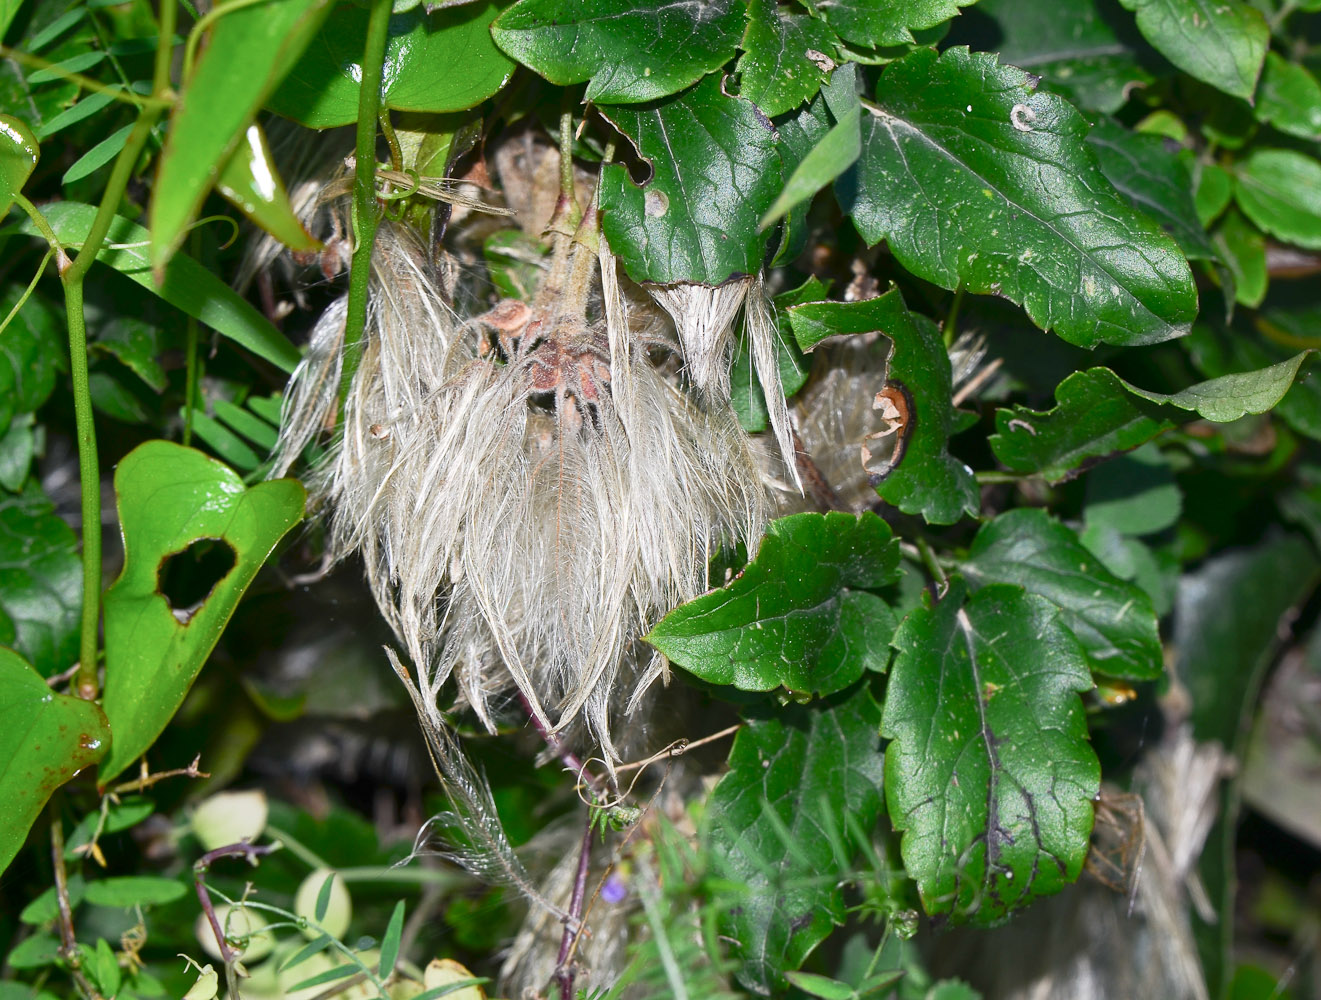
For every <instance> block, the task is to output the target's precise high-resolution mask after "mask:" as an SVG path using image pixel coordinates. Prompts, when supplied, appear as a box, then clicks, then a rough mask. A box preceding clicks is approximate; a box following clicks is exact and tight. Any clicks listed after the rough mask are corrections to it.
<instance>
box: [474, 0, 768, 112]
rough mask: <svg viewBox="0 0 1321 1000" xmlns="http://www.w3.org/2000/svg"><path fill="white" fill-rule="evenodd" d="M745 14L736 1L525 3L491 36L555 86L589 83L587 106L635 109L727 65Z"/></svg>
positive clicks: (566, 0) (509, 12)
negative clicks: (595, 103)
mask: <svg viewBox="0 0 1321 1000" xmlns="http://www.w3.org/2000/svg"><path fill="white" fill-rule="evenodd" d="M743 14H744V5H743V4H741V3H736V2H734V0H703V2H701V3H672V2H669V0H592V2H591V3H581V2H580V0H521V2H519V3H516V4H514V6H512V7H510V8H509V10H507V11H505V12H504V13H503V14H501V15H500V17H499V18H498V19H497V20H496V22H495V24H494V25H492V26H491V34H492V36H493V37H494V38H495V41H496V44H497V45H499V46H500V47H501V48H502V49H504V50H505V51H506V52H507V53H509V54H510V55H511V56H513V57H514V58H515V59H517V60H518V61H519V62H521V63H523V65H525V66H530V67H531V68H532V69H534V70H536V72H538V73H540V74H541V75H542V76H544V77H545V78H546V79H547V80H549V81H550V82H551V83H557V84H560V85H561V86H567V85H569V84H574V83H583V82H587V92H586V94H585V95H584V100H588V101H596V102H598V103H602V104H625V103H628V104H632V103H636V102H639V101H651V100H655V99H657V98H660V97H666V96H668V95H670V94H673V93H676V92H678V91H680V90H682V89H683V88H684V87H687V86H688V85H690V84H692V83H696V82H697V81H698V80H700V79H701V78H702V77H703V76H705V75H706V74H707V73H709V72H711V71H712V70H715V69H719V68H720V67H721V66H723V65H724V64H725V63H726V62H727V61H728V60H729V59H730V57H731V56H733V55H734V50H735V49H736V48H737V47H738V42H739V36H740V35H741V34H742V33H743ZM588 81H590V82H588Z"/></svg>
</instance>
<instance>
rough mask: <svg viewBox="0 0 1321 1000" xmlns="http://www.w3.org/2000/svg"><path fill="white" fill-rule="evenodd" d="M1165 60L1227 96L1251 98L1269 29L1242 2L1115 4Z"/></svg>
mask: <svg viewBox="0 0 1321 1000" xmlns="http://www.w3.org/2000/svg"><path fill="white" fill-rule="evenodd" d="M1119 2H1120V3H1122V4H1123V5H1124V6H1125V7H1126V8H1128V9H1129V10H1131V11H1133V12H1134V13H1135V14H1136V15H1137V23H1138V30H1139V31H1141V32H1142V34H1143V35H1144V36H1145V37H1146V39H1147V41H1149V42H1151V44H1152V45H1153V46H1155V48H1156V50H1157V51H1158V52H1160V54H1161V55H1163V56H1164V57H1165V58H1166V59H1168V60H1169V61H1170V62H1172V63H1174V65H1175V66H1177V67H1179V69H1181V70H1183V71H1184V72H1185V73H1187V74H1188V75H1190V76H1194V77H1196V78H1197V79H1199V80H1201V81H1202V82H1203V83H1209V84H1210V85H1211V86H1213V87H1215V88H1216V89H1217V90H1223V91H1224V92H1225V93H1226V94H1233V95H1234V96H1235V97H1242V98H1244V99H1245V100H1251V99H1252V92H1253V91H1254V90H1256V89H1257V77H1258V75H1259V74H1260V73H1261V62H1262V59H1264V58H1265V56H1266V48H1267V46H1268V44H1269V42H1270V29H1269V28H1268V27H1267V26H1266V19H1265V18H1264V17H1262V15H1261V11H1259V10H1256V9H1255V8H1254V7H1252V6H1250V5H1248V4H1247V3H1244V2H1243V0H1119Z"/></svg>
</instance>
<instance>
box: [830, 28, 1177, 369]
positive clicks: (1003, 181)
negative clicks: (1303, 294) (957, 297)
mask: <svg viewBox="0 0 1321 1000" xmlns="http://www.w3.org/2000/svg"><path fill="white" fill-rule="evenodd" d="M877 94H878V97H877V101H876V103H875V104H874V105H870V106H868V108H867V113H866V114H865V115H864V121H863V144H862V156H861V157H860V158H859V160H858V162H857V163H856V164H855V165H854V166H853V168H852V169H851V170H850V171H849V172H847V173H846V174H844V176H843V177H841V178H840V179H839V181H838V182H837V183H836V192H837V194H838V195H839V200H840V204H841V205H842V206H843V208H844V210H845V211H846V212H848V213H849V214H850V215H852V216H853V221H854V224H855V225H856V226H857V228H858V231H859V232H860V233H861V234H862V235H863V237H864V238H865V239H866V240H867V241H868V242H869V243H876V242H878V241H880V240H882V239H884V240H885V241H886V242H887V243H888V245H889V247H890V249H891V250H892V251H893V253H894V255H895V257H896V259H897V260H898V261H899V263H900V264H902V265H903V266H904V267H906V268H907V269H908V270H910V271H912V272H913V273H914V274H916V275H917V276H918V277H920V278H924V279H926V280H927V281H931V282H934V283H935V284H938V285H940V286H941V287H943V288H949V289H954V288H957V287H958V286H959V285H960V284H962V285H964V286H965V287H966V288H967V289H968V290H969V291H972V292H977V293H987V292H989V293H992V294H999V295H1003V296H1004V297H1006V298H1008V299H1010V300H1011V301H1013V302H1016V303H1019V304H1021V305H1022V306H1023V307H1024V308H1025V309H1026V310H1027V314H1028V316H1029V317H1030V318H1031V319H1032V321H1033V322H1034V323H1036V324H1037V325H1038V326H1040V327H1041V328H1042V329H1045V330H1054V331H1055V332H1056V333H1058V334H1059V335H1060V336H1061V337H1063V338H1064V339H1065V340H1067V341H1069V342H1070V343H1074V344H1079V345H1081V346H1083V347H1095V346H1096V345H1097V344H1101V343H1113V344H1127V345H1135V344H1150V343H1156V342H1158V341H1162V340H1169V339H1170V338H1172V337H1178V336H1181V335H1182V334H1184V333H1186V332H1187V331H1188V328H1189V326H1190V324H1191V323H1192V320H1193V317H1194V316H1195V315H1196V313H1197V289H1196V286H1195V285H1194V283H1193V277H1192V272H1191V271H1190V270H1189V267H1188V262H1187V261H1186V260H1185V259H1184V257H1183V254H1181V253H1180V252H1179V248H1178V246H1177V245H1176V244H1175V242H1174V240H1173V239H1171V238H1170V237H1169V236H1167V235H1166V234H1165V233H1163V232H1162V231H1161V230H1160V227H1159V226H1157V225H1156V223H1155V222H1153V221H1152V220H1150V219H1148V218H1146V217H1145V216H1143V215H1141V214H1139V213H1137V212H1135V211H1134V210H1133V209H1131V208H1130V207H1129V206H1128V205H1127V204H1125V203H1124V201H1123V199H1122V198H1121V197H1120V196H1119V194H1118V193H1117V192H1116V191H1115V190H1114V188H1113V187H1112V186H1111V185H1110V183H1109V182H1108V181H1107V180H1106V179H1105V176H1104V175H1103V174H1102V173H1101V170H1100V168H1099V167H1098V166H1097V163H1096V157H1095V154H1094V153H1093V152H1092V150H1091V149H1090V148H1089V147H1088V146H1087V143H1086V136H1087V123H1086V122H1085V121H1084V120H1083V118H1082V116H1081V115H1079V114H1078V112H1076V111H1075V110H1074V109H1073V108H1072V107H1070V106H1069V105H1068V104H1066V103H1065V102H1064V101H1063V100H1061V99H1060V98H1058V97H1056V96H1055V95H1053V94H1047V93H1044V92H1042V91H1037V90H1034V89H1033V88H1032V86H1031V81H1030V80H1029V78H1028V75H1027V74H1026V73H1025V72H1023V71H1022V70H1020V69H1016V68H1014V67H1012V66H1001V65H999V64H998V63H997V62H996V60H995V57H994V56H993V55H990V54H987V53H970V52H968V51H967V50H966V49H962V48H956V49H948V50H946V51H945V52H943V53H941V54H940V55H939V56H938V55H937V54H936V53H935V52H934V51H933V50H930V49H919V50H917V51H915V52H913V53H911V54H910V55H907V56H905V57H904V58H902V59H900V60H898V61H896V62H893V63H891V64H890V65H889V66H888V67H886V70H885V73H884V75H883V76H882V78H881V82H880V84H879V86H878V91H877Z"/></svg>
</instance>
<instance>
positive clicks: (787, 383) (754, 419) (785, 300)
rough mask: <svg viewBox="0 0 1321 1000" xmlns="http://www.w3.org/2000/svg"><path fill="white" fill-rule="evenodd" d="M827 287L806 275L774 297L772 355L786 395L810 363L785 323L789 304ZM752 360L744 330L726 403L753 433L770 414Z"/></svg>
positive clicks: (813, 296) (804, 378)
mask: <svg viewBox="0 0 1321 1000" xmlns="http://www.w3.org/2000/svg"><path fill="white" fill-rule="evenodd" d="M827 291H828V289H827V287H826V286H825V285H824V284H822V283H821V282H820V281H818V280H817V279H816V278H808V279H807V281H805V282H803V284H801V285H799V286H798V287H797V288H794V289H791V290H789V291H787V292H782V293H781V294H779V295H777V296H775V331H776V337H777V339H776V343H775V357H776V362H777V364H778V366H779V369H780V387H781V388H782V389H783V390H784V395H785V396H786V397H792V396H793V395H794V394H795V393H796V392H798V390H799V389H801V388H802V387H803V386H804V385H805V384H806V383H807V378H808V376H809V375H810V374H811V370H812V364H811V362H810V361H809V360H808V359H807V357H806V356H805V355H804V354H803V352H802V350H801V349H800V348H799V347H798V344H797V342H796V341H795V340H794V335H793V329H792V328H791V327H790V325H789V313H788V309H789V307H790V306H795V305H799V304H801V303H803V302H815V301H817V300H819V299H824V298H825V297H826V294H827ZM754 368H755V366H754V365H753V361H752V350H751V345H750V344H749V343H748V339H747V336H746V333H745V335H744V336H742V337H741V338H740V339H739V345H738V350H737V351H735V353H734V363H733V365H732V366H731V368H730V371H729V390H730V393H729V395H730V405H731V406H733V408H734V412H735V413H736V414H737V415H738V420H739V423H740V424H741V425H742V426H743V429H744V430H745V431H748V432H749V433H756V432H758V431H764V430H766V428H767V427H769V426H770V413H769V412H768V411H767V409H766V396H765V395H764V394H763V392H762V388H761V382H760V381H758V379H757V376H756V372H755V371H754Z"/></svg>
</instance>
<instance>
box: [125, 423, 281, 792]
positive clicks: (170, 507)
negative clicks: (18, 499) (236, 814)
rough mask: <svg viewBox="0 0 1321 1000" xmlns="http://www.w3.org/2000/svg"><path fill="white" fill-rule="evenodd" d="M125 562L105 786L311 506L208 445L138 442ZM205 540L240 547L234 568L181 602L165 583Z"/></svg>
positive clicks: (158, 722)
mask: <svg viewBox="0 0 1321 1000" xmlns="http://www.w3.org/2000/svg"><path fill="white" fill-rule="evenodd" d="M115 494H116V497H117V499H118V505H119V520H120V530H121V531H122V533H123V538H124V570H123V572H122V573H121V574H120V576H119V579H117V580H116V581H115V583H114V585H113V586H111V588H110V589H109V590H108V591H107V592H106V596H105V633H106V680H105V696H104V699H103V704H104V706H105V711H106V716H107V717H108V718H109V719H110V720H111V725H112V726H113V727H114V731H115V745H114V747H113V749H112V750H111V753H110V756H109V757H107V759H106V761H105V763H104V765H103V766H102V768H101V771H100V782H101V784H102V785H104V784H105V783H106V782H107V781H109V780H110V779H111V778H113V777H115V775H117V774H119V773H120V772H121V771H122V770H124V768H126V767H127V766H128V765H129V764H131V763H132V762H133V761H134V760H135V759H136V758H137V757H138V756H139V755H141V753H142V752H143V751H144V750H146V749H147V748H148V747H149V746H150V745H151V744H152V742H153V741H154V740H155V739H156V737H157V735H159V733H160V731H161V730H162V729H164V728H165V724H166V723H167V722H169V720H170V718H171V716H173V715H174V713H175V711H176V710H177V709H178V707H179V705H180V704H181V703H182V702H183V698H184V695H185V694H187V693H188V689H189V688H190V687H191V686H192V683H193V679H194V678H195V677H196V676H197V673H198V671H200V670H201V669H202V664H203V663H204V662H205V661H206V658H207V656H208V655H209V654H210V652H211V649H212V647H214V646H215V644H216V640H217V639H219V637H220V633H221V632H222V631H223V630H224V628H225V625H226V623H227V622H228V621H229V618H230V615H232V614H233V613H234V608H235V607H236V606H237V604H238V601H239V598H240V597H242V596H243V592H244V591H245V590H246V589H247V587H248V584H249V583H251V582H252V579H253V577H255V576H256V574H257V570H258V569H260V568H261V565H262V563H263V562H265V560H266V557H267V556H268V555H270V553H271V550H272V549H273V548H274V547H275V544H276V543H277V542H278V541H279V540H280V539H281V538H282V537H283V536H284V534H285V533H286V532H287V531H288V530H289V529H290V528H291V527H293V526H294V525H295V524H297V523H298V521H299V520H300V519H301V517H302V515H303V504H304V493H303V488H302V486H300V485H299V484H298V483H297V482H295V481H293V480H288V479H277V480H274V481H272V482H265V483H259V484H257V485H256V486H254V487H252V488H251V489H246V488H244V486H243V482H242V480H240V479H239V477H238V476H237V475H235V474H234V473H233V472H232V471H230V470H229V469H228V468H226V467H225V466H223V465H221V464H220V463H219V462H216V461H215V460H213V459H210V458H207V457H206V456H205V455H203V454H201V453H200V452H196V451H193V450H191V449H188V448H183V447H180V446H179V445H176V444H172V443H170V442H167V441H149V442H147V443H146V444H143V445H140V446H139V447H137V448H135V449H134V450H133V451H132V452H130V453H129V455H128V456H127V457H126V458H124V459H123V460H122V461H121V462H120V463H119V467H118V468H117V469H116V470H115ZM199 539H216V540H218V541H219V542H220V544H221V545H223V546H227V547H228V548H229V549H230V550H231V554H232V556H233V558H234V564H233V566H232V568H231V569H230V570H229V571H228V572H227V573H226V574H225V575H224V576H223V577H222V578H221V579H220V580H218V581H217V582H216V583H215V585H214V586H213V587H212V589H211V591H210V593H209V594H207V596H206V597H205V598H204V599H203V600H202V603H201V605H200V606H199V607H197V608H196V609H192V608H189V609H173V608H171V607H170V604H169V601H168V600H167V599H166V597H165V596H164V594H163V593H162V591H161V582H160V573H161V570H162V568H163V567H164V566H165V563H166V560H167V559H168V558H169V556H171V555H173V554H176V553H179V552H183V551H185V550H186V549H187V548H188V547H189V546H190V545H191V544H192V543H193V542H195V541H198V540H199Z"/></svg>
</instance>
